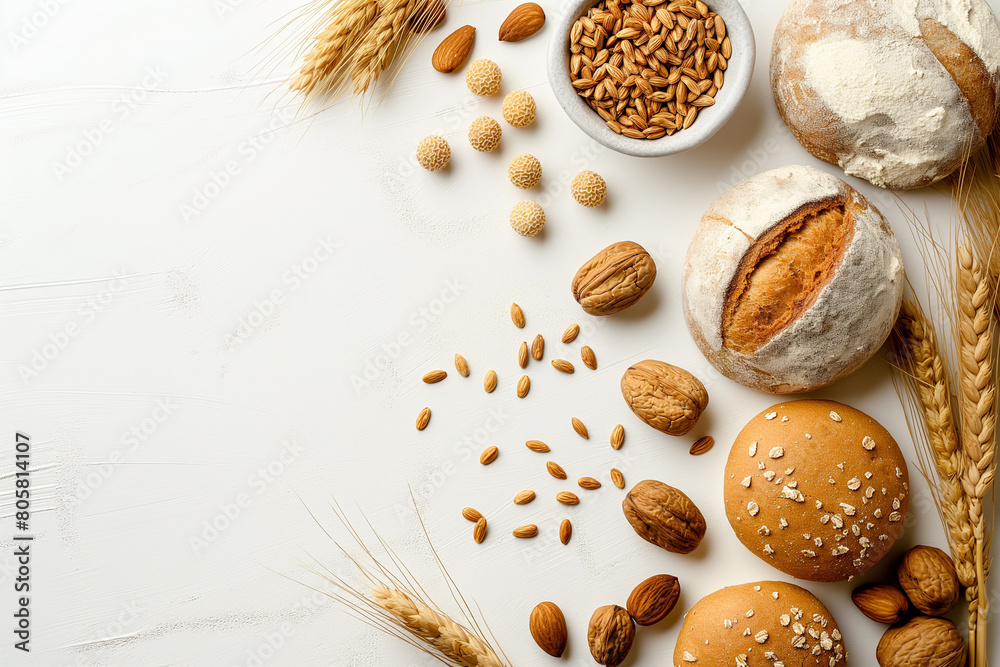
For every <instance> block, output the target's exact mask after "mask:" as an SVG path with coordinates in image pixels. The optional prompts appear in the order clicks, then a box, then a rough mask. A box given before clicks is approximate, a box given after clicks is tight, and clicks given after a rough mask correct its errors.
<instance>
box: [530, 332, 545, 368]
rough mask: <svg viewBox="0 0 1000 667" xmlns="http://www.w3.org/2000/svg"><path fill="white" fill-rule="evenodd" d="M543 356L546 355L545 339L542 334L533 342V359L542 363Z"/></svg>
mask: <svg viewBox="0 0 1000 667" xmlns="http://www.w3.org/2000/svg"><path fill="white" fill-rule="evenodd" d="M543 354H545V339H544V338H542V334H538V335H537V336H535V340H533V341H531V358H532V359H534V360H535V361H541V360H542V355H543Z"/></svg>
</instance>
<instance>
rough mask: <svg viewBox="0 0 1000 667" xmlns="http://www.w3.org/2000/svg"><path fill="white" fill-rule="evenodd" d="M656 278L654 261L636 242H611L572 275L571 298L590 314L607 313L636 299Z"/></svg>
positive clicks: (622, 307)
mask: <svg viewBox="0 0 1000 667" xmlns="http://www.w3.org/2000/svg"><path fill="white" fill-rule="evenodd" d="M655 279H656V264H654V263H653V258H652V257H650V256H649V253H648V252H646V250H645V248H643V247H642V246H641V245H639V244H638V243H633V242H631V241H622V242H620V243H612V244H611V245H609V246H608V247H607V248H605V249H604V250H602V251H601V252H599V253H597V254H596V255H594V256H593V257H591V258H590V260H588V261H587V262H586V263H585V264H584V265H583V266H581V267H580V270H579V271H577V272H576V275H575V276H573V285H572V288H573V298H574V299H576V300H577V302H578V303H579V304H580V305H581V306H583V309H584V310H585V311H586V312H588V313H590V314H591V315H611V314H612V313H617V312H618V311H620V310H624V309H626V308H628V307H629V306H631V305H632V304H633V303H635V302H636V301H638V300H639V299H640V298H641V297H642V295H643V294H645V293H646V292H647V291H648V290H649V288H650V287H651V286H652V285H653V280H655Z"/></svg>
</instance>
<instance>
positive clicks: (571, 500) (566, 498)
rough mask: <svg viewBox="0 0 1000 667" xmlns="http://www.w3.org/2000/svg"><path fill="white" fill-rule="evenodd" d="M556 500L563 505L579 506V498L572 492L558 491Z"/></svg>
mask: <svg viewBox="0 0 1000 667" xmlns="http://www.w3.org/2000/svg"><path fill="white" fill-rule="evenodd" d="M556 500H557V501H559V502H561V503H562V504H563V505H579V504H580V498H579V497H578V496H577V495H576V494H575V493H573V492H572V491H560V492H559V493H557V494H556Z"/></svg>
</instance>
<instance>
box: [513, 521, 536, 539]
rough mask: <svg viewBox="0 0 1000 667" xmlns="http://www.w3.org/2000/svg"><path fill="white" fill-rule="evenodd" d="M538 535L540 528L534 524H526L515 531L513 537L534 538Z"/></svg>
mask: <svg viewBox="0 0 1000 667" xmlns="http://www.w3.org/2000/svg"><path fill="white" fill-rule="evenodd" d="M537 534H538V526H536V525H535V524H533V523H529V524H525V525H523V526H518V527H517V528H515V529H514V532H513V533H512V535H514V537H534V536H535V535H537Z"/></svg>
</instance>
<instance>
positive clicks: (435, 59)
mask: <svg viewBox="0 0 1000 667" xmlns="http://www.w3.org/2000/svg"><path fill="white" fill-rule="evenodd" d="M475 41H476V29H475V28H473V27H472V26H471V25H463V26H462V27H461V28H459V29H458V30H456V31H455V32H453V33H451V34H450V35H448V36H447V37H445V38H444V39H443V40H441V43H440V44H438V47H437V48H436V49H434V55H432V56H431V65H433V66H434V69H436V70H437V71H439V72H443V73H444V74H448V73H449V72H454V71H455V70H457V69H458V68H459V67H461V66H462V64H463V63H464V62H465V59H466V58H468V57H469V53H471V52H472V44H473V42H475Z"/></svg>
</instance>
